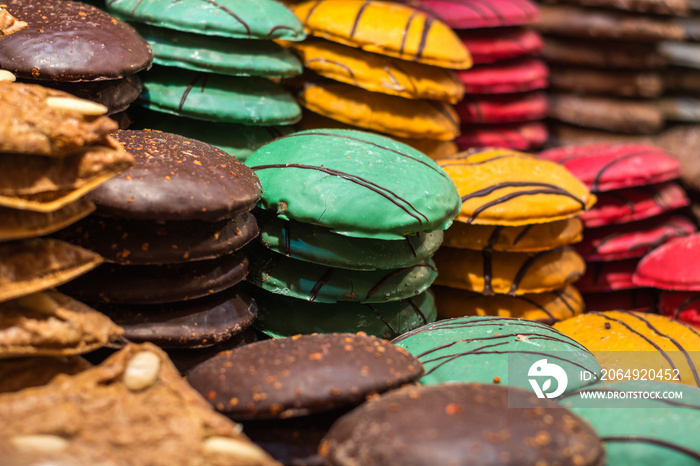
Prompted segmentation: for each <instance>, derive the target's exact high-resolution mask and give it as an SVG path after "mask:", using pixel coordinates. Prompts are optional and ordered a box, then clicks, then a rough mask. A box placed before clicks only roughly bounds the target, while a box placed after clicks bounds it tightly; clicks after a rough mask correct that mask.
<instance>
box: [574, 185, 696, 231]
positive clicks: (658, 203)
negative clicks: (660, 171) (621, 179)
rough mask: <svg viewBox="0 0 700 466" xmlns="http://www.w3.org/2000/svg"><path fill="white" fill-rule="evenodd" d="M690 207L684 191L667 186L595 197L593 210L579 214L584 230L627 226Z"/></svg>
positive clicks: (615, 192)
mask: <svg viewBox="0 0 700 466" xmlns="http://www.w3.org/2000/svg"><path fill="white" fill-rule="evenodd" d="M689 203H690V201H689V200H688V197H687V196H686V194H685V191H684V190H683V188H681V187H680V186H679V185H678V184H676V183H673V182H670V181H667V182H666V183H662V184H658V185H652V186H641V187H637V188H627V189H621V190H619V191H609V192H604V193H599V194H598V202H597V203H596V205H595V207H593V208H592V209H590V210H587V211H585V212H583V213H582V214H581V220H583V224H584V225H585V226H586V227H587V228H591V227H599V226H603V225H610V224H617V223H628V222H632V221H634V220H642V219H645V218H649V217H653V216H655V215H659V214H662V213H664V212H669V211H671V210H674V209H679V208H681V207H685V206H687V205H688V204H689Z"/></svg>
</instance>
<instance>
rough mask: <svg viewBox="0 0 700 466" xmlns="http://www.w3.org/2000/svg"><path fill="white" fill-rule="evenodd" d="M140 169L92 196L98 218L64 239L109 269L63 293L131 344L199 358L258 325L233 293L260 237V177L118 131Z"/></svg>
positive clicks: (202, 148)
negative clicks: (89, 307) (250, 246)
mask: <svg viewBox="0 0 700 466" xmlns="http://www.w3.org/2000/svg"><path fill="white" fill-rule="evenodd" d="M113 137H115V138H116V139H117V140H118V141H119V142H120V143H121V144H122V145H124V146H125V147H126V149H127V150H129V152H131V153H132V154H133V155H134V158H135V163H134V166H133V168H131V169H129V170H127V171H125V172H123V173H121V174H120V175H119V176H118V177H115V178H113V179H112V180H110V181H109V182H107V183H105V184H104V185H102V186H101V187H100V188H99V189H96V190H95V191H93V192H92V193H90V195H89V197H90V200H91V201H92V202H94V203H95V204H96V206H97V210H96V212H95V213H94V214H93V215H91V216H89V217H87V218H85V219H84V220H82V221H80V222H78V223H76V224H74V225H71V226H70V227H69V228H66V229H64V230H61V231H60V232H57V233H56V235H57V236H58V237H59V238H61V239H63V240H65V241H69V242H71V243H74V244H79V245H81V246H83V247H85V248H87V249H90V250H93V251H96V252H98V253H100V254H101V255H102V256H103V257H104V258H105V264H103V265H101V266H100V267H98V268H97V269H95V270H93V271H91V272H90V273H88V274H86V275H84V276H82V277H81V278H80V279H79V280H77V281H74V282H71V283H69V284H67V285H65V286H64V288H63V289H64V291H65V292H66V293H67V294H70V295H72V296H75V297H78V298H80V299H83V300H85V301H88V302H91V303H93V305H94V306H95V307H96V308H97V309H99V310H101V311H103V312H104V313H106V314H107V315H109V316H110V317H111V318H112V319H114V320H115V321H116V322H118V323H119V324H120V325H122V326H123V327H124V329H125V337H126V338H127V339H129V340H130V341H134V342H152V343H155V344H157V345H159V346H161V347H163V348H175V349H178V348H180V349H181V348H187V349H190V350H192V351H194V350H195V349H203V348H208V347H212V346H214V345H216V344H220V343H225V342H230V341H231V340H232V339H234V337H237V336H239V335H240V334H241V333H242V332H243V331H244V330H245V329H246V328H247V327H249V326H250V325H251V323H252V322H253V320H254V319H255V316H256V313H257V308H256V306H255V303H254V302H253V301H252V300H251V299H250V298H249V297H248V296H247V295H246V294H245V293H243V292H241V291H240V290H239V289H238V288H237V287H235V286H234V285H236V284H237V283H238V282H240V281H241V280H242V279H243V278H244V277H245V276H246V274H247V273H248V258H247V257H246V255H245V254H243V253H242V251H241V248H242V247H243V246H244V245H245V244H246V243H248V242H249V241H251V240H252V239H253V238H255V237H256V236H257V234H258V228H257V223H256V220H255V218H254V217H253V215H251V214H250V213H249V211H250V210H251V209H252V208H253V207H254V206H255V204H256V202H257V201H258V199H259V196H260V183H259V182H258V179H257V178H256V176H255V175H254V174H253V172H252V171H251V170H250V169H249V168H248V167H246V166H245V165H244V164H243V163H241V162H238V161H237V160H236V159H235V158H234V157H231V156H229V155H228V154H226V153H225V152H224V151H222V150H220V149H217V148H216V147H214V146H211V145H209V144H206V143H203V142H201V141H197V140H194V139H188V138H185V137H183V136H179V135H175V134H171V133H162V132H160V131H140V130H125V131H118V132H116V133H113Z"/></svg>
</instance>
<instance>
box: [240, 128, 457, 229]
mask: <svg viewBox="0 0 700 466" xmlns="http://www.w3.org/2000/svg"><path fill="white" fill-rule="evenodd" d="M246 164H247V165H248V166H250V167H251V168H253V170H254V171H255V173H256V175H258V177H259V178H260V181H261V183H262V186H263V197H262V199H261V201H260V203H259V205H260V206H261V207H262V208H264V209H270V210H273V211H275V212H277V216H278V217H280V218H282V219H284V220H290V219H294V220H298V221H300V222H303V223H311V224H315V225H321V226H324V227H326V228H330V229H331V230H333V231H334V232H336V233H338V234H341V235H347V236H357V237H365V238H376V239H386V240H388V239H402V238H403V237H404V236H405V235H407V234H412V233H415V232H418V231H424V232H429V231H435V230H444V229H445V228H447V227H448V226H450V225H451V223H452V219H453V218H454V217H455V216H456V215H457V213H458V212H459V209H460V208H461V199H460V197H459V194H458V193H457V188H456V187H455V185H454V183H453V182H452V180H451V179H450V178H449V176H447V174H446V173H445V172H444V171H443V170H442V169H441V168H440V167H438V165H437V164H436V163H435V162H434V161H433V160H431V159H430V158H429V157H428V156H426V155H425V154H423V153H421V152H419V151H417V150H415V149H413V148H412V147H409V146H407V145H405V144H402V143H400V142H397V141H394V140H392V139H390V138H387V137H384V136H379V135H377V134H371V133H366V132H362V131H353V130H335V129H320V130H309V131H301V132H298V133H294V134H291V135H289V136H286V137H283V138H280V139H277V140H275V141H273V142H271V143H270V144H267V145H265V146H263V147H261V148H260V149H258V150H257V151H255V153H254V154H253V155H251V156H250V158H249V159H248V160H247V161H246Z"/></svg>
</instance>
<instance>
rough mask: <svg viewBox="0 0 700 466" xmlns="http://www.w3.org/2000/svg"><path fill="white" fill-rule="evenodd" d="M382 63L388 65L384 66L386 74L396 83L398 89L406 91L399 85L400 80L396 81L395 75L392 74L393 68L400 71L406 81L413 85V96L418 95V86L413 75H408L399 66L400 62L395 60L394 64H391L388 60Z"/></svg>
mask: <svg viewBox="0 0 700 466" xmlns="http://www.w3.org/2000/svg"><path fill="white" fill-rule="evenodd" d="M382 61H384V63H386V65H385V66H384V71H386V74H387V75H388V76H389V77H390V78H391V80H392V81H394V84H395V85H396V87H397V88H401V90H402V91H403V90H406V88H405V87H404V86H402V85H401V83H399V80H398V79H396V77H394V74H393V73H392V72H391V68H392V67H393V68H394V69H396V70H398V71H399V72H400V73H401V74H402V75H403V77H404V79H406V81H408V82H409V84H410V85H411V89H412V90H413V91H412V92H413V94H418V87H417V86H416V83H415V80H414V79H413V75H411V74H410V73H406V71H405V70H404V69H403V68H401V66H400V65H399V62H398V60H394V61H393V63H389V62H388V61H387V60H382Z"/></svg>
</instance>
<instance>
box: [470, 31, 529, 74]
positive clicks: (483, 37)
mask: <svg viewBox="0 0 700 466" xmlns="http://www.w3.org/2000/svg"><path fill="white" fill-rule="evenodd" d="M458 34H459V38H460V39H462V43H463V44H464V45H465V46H466V47H467V49H468V50H469V53H470V54H471V56H472V61H473V62H474V64H476V65H480V64H484V63H494V62H497V61H501V60H508V59H511V58H520V57H526V56H530V55H536V54H538V53H539V52H540V50H542V38H540V36H539V34H537V33H536V32H535V31H532V30H530V29H525V28H519V27H514V28H508V29H505V28H498V29H486V30H484V29H479V30H474V31H472V30H462V31H458Z"/></svg>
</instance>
